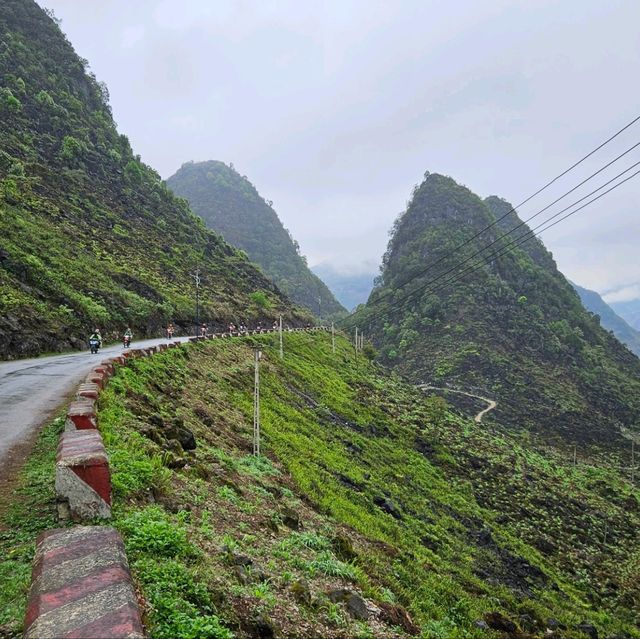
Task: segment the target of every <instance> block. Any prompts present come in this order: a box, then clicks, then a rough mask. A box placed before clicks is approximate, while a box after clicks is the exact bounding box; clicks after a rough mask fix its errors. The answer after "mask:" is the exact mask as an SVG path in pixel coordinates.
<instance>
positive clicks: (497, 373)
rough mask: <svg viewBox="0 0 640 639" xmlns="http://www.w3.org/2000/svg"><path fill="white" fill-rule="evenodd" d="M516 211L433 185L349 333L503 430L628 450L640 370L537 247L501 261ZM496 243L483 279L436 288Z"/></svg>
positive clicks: (637, 419)
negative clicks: (471, 394) (472, 401)
mask: <svg viewBox="0 0 640 639" xmlns="http://www.w3.org/2000/svg"><path fill="white" fill-rule="evenodd" d="M510 209H511V206H510V205H509V204H508V203H507V202H505V201H504V200H500V199H499V198H488V199H487V200H486V201H482V200H481V199H480V198H478V197H477V196H476V195H474V194H473V193H471V191H469V190H468V189H466V188H465V187H462V186H460V185H458V184H456V183H455V182H454V181H453V180H452V179H451V178H449V177H444V176H442V175H437V174H426V176H425V179H424V181H423V182H422V184H420V185H419V186H418V187H416V188H415V190H414V193H413V197H412V199H411V202H410V203H409V206H408V208H407V210H406V212H405V213H404V214H403V215H401V216H400V217H399V218H398V220H397V221H396V223H395V225H394V229H393V233H392V236H391V239H390V241H389V246H388V249H387V252H386V253H385V255H384V259H383V272H382V277H381V283H380V285H379V286H378V287H377V288H376V289H374V291H373V292H372V294H371V296H370V298H369V301H368V303H367V307H366V309H364V310H363V311H361V312H359V313H358V314H356V316H355V317H354V318H352V319H351V326H353V325H355V324H358V325H359V326H360V328H361V330H362V329H364V330H365V332H366V334H367V335H368V336H369V337H370V338H371V339H372V340H373V341H374V344H375V346H376V347H377V348H378V349H379V354H380V359H381V361H383V362H385V363H388V364H389V365H391V366H393V367H395V368H396V369H397V370H398V371H399V372H402V373H403V374H405V375H407V376H408V377H409V378H410V379H412V380H414V381H416V382H425V383H429V384H432V385H433V386H444V385H453V386H455V387H458V388H461V389H465V390H470V389H477V391H478V392H479V394H483V395H484V396H487V397H490V398H493V399H495V400H497V401H498V408H497V410H496V411H495V412H494V413H492V416H493V415H495V419H496V420H499V421H500V422H502V423H505V424H510V425H511V426H513V427H516V428H522V427H528V428H530V429H533V430H535V431H543V432H544V433H545V435H546V436H547V437H562V438H563V439H564V440H565V441H568V442H577V443H579V445H580V446H582V445H585V444H589V445H596V444H597V445H602V446H614V445H615V446H624V447H626V446H628V441H627V440H626V439H623V438H622V436H621V432H622V430H624V429H631V430H635V431H640V360H638V358H637V357H636V356H635V355H633V354H632V353H631V352H630V351H629V350H628V349H627V348H625V347H624V346H622V345H621V344H620V342H618V340H617V339H616V338H615V337H613V336H612V335H611V334H610V333H608V332H607V331H605V330H603V329H602V328H601V326H600V323H599V321H598V319H597V318H595V317H594V316H593V315H591V314H590V313H588V312H587V311H585V309H584V308H583V306H582V304H581V303H580V300H579V298H578V296H577V294H576V293H575V291H574V290H573V288H572V286H571V284H570V283H569V282H568V281H567V280H566V279H565V278H564V277H563V276H562V274H561V273H560V272H559V271H558V270H557V268H556V265H555V262H554V261H553V258H552V256H551V255H550V253H548V251H546V249H545V248H544V246H543V244H542V243H541V242H540V240H539V239H536V238H533V239H531V240H530V241H528V242H527V243H526V244H524V245H523V246H521V247H516V248H514V247H512V249H513V250H505V251H503V253H502V254H500V249H501V248H503V247H505V246H506V245H507V243H508V242H509V240H510V239H511V238H504V239H500V238H501V236H502V234H503V233H504V232H505V231H507V230H509V229H511V228H513V227H514V226H515V225H516V224H517V223H519V218H518V217H517V215H516V214H515V213H509V212H510ZM506 214H508V215H507V216H506V217H505V220H504V221H502V222H500V223H499V224H494V225H493V226H492V228H490V229H488V230H487V231H485V232H483V233H482V234H481V235H480V236H479V237H478V238H476V239H473V241H470V242H468V243H467V244H465V245H464V246H462V247H461V245H462V244H463V243H464V242H465V241H466V240H469V239H470V238H472V237H473V236H474V235H476V234H477V233H479V232H480V231H482V230H483V229H484V228H485V227H487V226H488V225H490V224H492V223H494V222H496V219H497V217H498V218H499V217H502V216H503V215H506ZM496 216H497V217H496ZM526 228H527V227H522V228H521V229H520V230H519V231H518V232H516V234H515V236H516V237H518V236H520V235H521V234H522V233H524V232H525V229H526ZM496 239H498V241H497V243H496V244H495V245H494V246H493V247H492V248H491V249H490V250H489V251H486V252H485V253H484V254H483V256H484V259H481V257H475V258H473V259H471V261H470V262H468V263H467V264H466V266H469V264H474V263H476V262H477V261H479V260H480V261H481V264H480V265H479V266H478V268H475V269H473V270H471V271H469V272H467V273H466V274H464V275H463V276H462V277H461V278H459V279H458V281H452V280H451V278H452V277H453V273H456V272H457V271H454V272H453V273H451V274H449V275H447V276H443V277H441V278H440V279H437V281H435V282H434V280H436V278H438V277H439V276H440V275H442V274H444V273H445V272H447V271H448V270H449V269H451V268H455V267H456V266H457V265H459V264H460V263H461V262H462V261H463V260H464V259H466V258H471V257H472V256H473V255H474V254H475V253H477V251H478V250H481V249H482V248H484V247H485V246H487V245H488V244H490V243H491V242H493V241H494V240H496ZM459 247H460V248H459ZM434 264H435V265H434ZM429 265H434V266H432V267H431V268H429V269H428V270H427V271H426V273H425V272H424V271H425V267H427V266H429ZM416 274H419V276H418V277H417V278H416V279H413V280H412V281H411V282H410V283H409V284H406V285H405V283H406V282H407V281H408V280H409V279H410V278H412V277H413V276H414V275H416ZM431 282H434V283H431ZM412 292H415V294H411V295H410V293H412Z"/></svg>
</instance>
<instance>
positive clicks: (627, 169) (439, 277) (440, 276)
mask: <svg viewBox="0 0 640 639" xmlns="http://www.w3.org/2000/svg"><path fill="white" fill-rule="evenodd" d="M638 145H640V142H639V143H638ZM638 145H636V146H638ZM638 165H640V162H636V163H635V164H632V165H631V166H630V167H628V168H626V169H625V170H624V171H622V172H620V173H618V175H616V176H615V177H613V178H611V179H610V180H608V181H607V182H605V183H604V184H602V185H600V186H599V187H598V188H596V189H594V190H593V191H591V192H590V193H587V194H586V195H584V196H583V197H581V198H579V199H578V200H576V201H575V202H573V203H571V204H570V205H569V206H566V207H565V208H563V209H561V210H560V211H558V212H557V213H555V214H554V215H552V216H551V217H549V218H547V219H546V220H545V221H544V222H542V223H541V224H540V225H538V226H536V227H534V229H533V230H534V231H535V230H536V229H538V228H540V226H542V225H544V224H546V223H547V222H549V221H551V220H553V219H555V218H557V217H558V216H559V215H561V214H562V213H564V212H565V211H568V210H569V209H571V208H573V207H574V206H576V205H577V204H580V202H583V201H584V200H586V199H587V198H589V197H591V196H592V195H594V194H595V193H597V192H598V191H600V190H602V189H603V188H605V187H606V186H608V185H609V184H611V183H612V182H614V181H615V180H617V179H618V178H619V177H622V176H623V175H624V174H625V173H628V172H629V171H631V170H632V169H634V168H635V167H636V166H638ZM631 177H633V176H631ZM625 181H626V180H625ZM622 183H623V182H621V184H622ZM607 193H608V191H607ZM603 195H604V194H603ZM560 199H561V198H560ZM594 201H595V200H594ZM556 202H557V201H556ZM546 208H548V207H546ZM538 214H539V213H536V214H535V215H532V216H531V217H529V218H527V219H526V220H524V221H522V222H520V224H518V225H516V226H515V227H513V228H512V229H511V230H510V231H508V232H507V233H504V234H503V235H500V236H498V237H497V238H496V239H495V240H493V242H491V243H489V244H487V245H486V246H485V247H483V248H481V249H479V250H477V251H476V252H475V253H472V254H471V255H469V256H467V257H466V258H465V259H464V260H462V261H461V262H460V263H458V264H456V265H455V266H453V267H451V268H450V269H449V270H448V271H443V272H442V273H440V275H438V276H437V277H435V278H434V279H433V280H431V281H430V284H433V283H435V282H437V281H438V280H440V279H442V278H443V277H445V276H446V275H448V274H450V273H453V272H454V271H456V270H457V269H459V268H460V267H461V266H463V265H464V264H466V263H467V262H469V261H471V260H472V259H473V258H474V257H477V256H478V255H480V254H481V253H484V251H486V250H487V249H488V248H491V247H492V246H493V245H494V244H497V243H498V242H500V241H501V240H503V239H504V238H506V237H508V236H509V235H510V234H511V233H513V231H515V230H517V229H518V228H521V227H522V226H525V225H526V223H527V222H529V221H530V220H532V219H533V218H535V217H537V216H538ZM519 237H522V236H519ZM409 294H411V293H409ZM402 299H404V298H400V301H402Z"/></svg>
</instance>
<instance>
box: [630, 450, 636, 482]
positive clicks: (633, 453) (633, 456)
mask: <svg viewBox="0 0 640 639" xmlns="http://www.w3.org/2000/svg"><path fill="white" fill-rule="evenodd" d="M635 478H636V441H635V439H632V440H631V485H632V486H634V485H635Z"/></svg>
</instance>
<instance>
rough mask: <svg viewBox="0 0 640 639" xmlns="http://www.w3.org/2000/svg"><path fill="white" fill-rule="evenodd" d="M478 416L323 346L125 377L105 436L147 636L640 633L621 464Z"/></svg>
mask: <svg viewBox="0 0 640 639" xmlns="http://www.w3.org/2000/svg"><path fill="white" fill-rule="evenodd" d="M258 346H259V347H260V348H261V349H262V350H263V352H264V353H265V357H264V359H263V363H262V372H261V380H262V387H261V398H262V420H261V421H262V450H263V453H264V455H265V456H264V457H261V458H255V457H253V455H252V454H251V451H252V432H253V421H252V408H253V359H254V358H253V349H254V348H255V347H258ZM474 412H475V411H474V410H471V411H470V413H469V414H465V413H466V411H458V412H453V411H451V410H450V409H449V408H448V407H447V404H446V402H443V400H442V399H440V398H438V397H433V396H431V397H430V396H428V395H425V394H424V393H422V392H421V391H419V390H417V389H415V388H413V387H411V386H408V385H406V384H404V383H403V382H401V381H400V380H399V379H398V378H396V377H394V376H392V375H390V374H389V373H386V372H385V371H384V370H383V369H381V368H380V367H379V366H377V365H375V364H373V363H371V362H369V361H367V360H366V359H364V358H363V357H362V356H360V357H359V358H358V359H356V358H355V357H354V352H353V349H352V348H351V346H350V344H349V343H348V342H347V341H346V340H344V339H342V338H338V339H337V352H336V353H335V354H333V352H332V348H331V338H330V336H329V335H327V334H317V333H316V334H304V333H303V334H287V335H286V336H285V358H284V360H283V361H281V360H280V359H279V357H278V349H277V336H267V335H265V336H259V337H255V338H245V339H242V340H217V341H214V342H206V343H200V344H193V345H190V346H189V347H187V348H186V349H179V350H174V351H168V352H165V353H162V354H160V355H157V356H155V357H153V358H149V359H145V360H137V361H135V362H133V363H132V364H131V366H130V367H129V368H126V369H122V370H120V371H119V373H118V374H117V375H116V377H115V378H113V379H112V381H111V382H110V384H109V386H108V387H107V390H106V391H105V393H103V395H102V396H101V400H100V424H99V427H100V429H101V431H102V433H103V436H104V438H105V442H106V445H107V448H108V450H109V453H110V457H111V464H112V471H113V485H114V489H115V502H114V503H115V524H116V526H118V527H119V528H120V530H122V532H123V534H124V537H125V543H126V546H127V550H128V554H129V559H130V562H131V565H132V568H133V571H134V575H135V578H136V579H137V581H138V583H139V584H140V587H141V590H142V593H143V595H144V596H145V599H146V602H147V609H146V611H147V617H146V620H147V623H148V624H149V627H150V629H151V635H152V636H154V637H176V638H178V637H192V636H199V637H227V636H229V634H228V632H229V631H231V632H233V634H234V636H236V637H238V638H245V637H256V636H272V635H271V634H269V633H274V635H273V636H281V637H318V638H319V637H323V638H339V637H340V638H348V637H370V638H372V637H376V638H385V637H386V638H391V637H395V638H400V637H405V636H409V635H414V636H417V635H419V636H421V637H423V638H425V639H426V638H433V637H443V638H444V637H486V636H492V631H491V629H492V628H493V629H502V630H503V631H504V630H506V631H507V632H508V633H509V634H510V635H512V636H514V637H515V636H519V637H523V636H531V635H533V636H543V635H545V634H546V633H547V632H548V631H547V628H549V629H551V630H553V631H554V634H553V636H563V637H576V638H578V637H582V638H583V639H584V637H586V636H587V635H585V634H584V633H585V632H586V633H587V634H589V633H591V632H592V629H591V628H590V626H593V627H594V628H595V629H596V630H597V631H599V632H600V633H601V636H605V637H609V636H613V635H614V634H616V633H618V636H621V633H627V635H628V636H630V637H638V636H640V630H639V629H638V624H639V623H640V619H639V618H638V609H639V608H638V605H637V604H638V596H639V595H640V592H639V591H638V583H637V574H638V565H639V564H638V561H640V557H639V556H638V534H639V533H638V531H639V530H640V502H639V498H640V494H639V492H638V490H637V489H634V488H633V487H632V486H631V484H630V482H629V481H628V479H626V478H625V477H624V473H621V472H620V471H618V470H616V466H617V465H619V463H616V462H619V460H613V459H611V458H608V457H596V456H593V457H589V458H584V457H582V456H580V457H579V458H578V464H577V465H575V466H574V464H573V459H572V455H571V454H569V452H568V451H567V450H565V449H563V448H554V447H552V446H550V445H548V444H547V443H544V442H543V440H541V439H540V440H538V439H536V438H534V437H532V436H531V435H528V434H527V433H526V432H513V431H510V430H509V429H506V428H502V427H500V426H497V425H486V424H476V423H474V422H473V420H472V419H470V418H469V416H470V415H473V413H474ZM185 449H187V450H185ZM581 628H582V629H581ZM496 636H497V635H496ZM591 636H593V635H591Z"/></svg>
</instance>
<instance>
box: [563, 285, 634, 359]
mask: <svg viewBox="0 0 640 639" xmlns="http://www.w3.org/2000/svg"><path fill="white" fill-rule="evenodd" d="M571 285H572V286H573V288H575V289H576V291H577V293H578V295H579V296H580V299H581V300H582V303H583V304H584V306H585V308H586V309H587V310H588V311H591V312H592V313H594V314H596V315H598V316H599V317H600V324H602V326H603V328H606V329H607V330H608V331H612V332H613V334H614V335H615V336H616V337H617V338H618V339H619V340H620V341H621V342H622V343H623V344H626V345H627V346H628V347H629V350H630V351H631V352H632V353H635V354H636V355H637V356H638V357H640V332H639V331H637V330H635V329H634V328H632V327H631V326H629V324H627V322H625V321H624V320H623V319H622V318H621V317H620V316H619V315H618V314H617V313H616V312H615V311H614V310H613V309H612V308H611V306H609V305H608V304H607V303H606V302H605V301H604V300H603V299H602V297H601V296H600V295H599V294H598V293H596V291H590V290H589V289H587V288H583V287H582V286H579V285H578V284H576V283H575V282H571Z"/></svg>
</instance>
